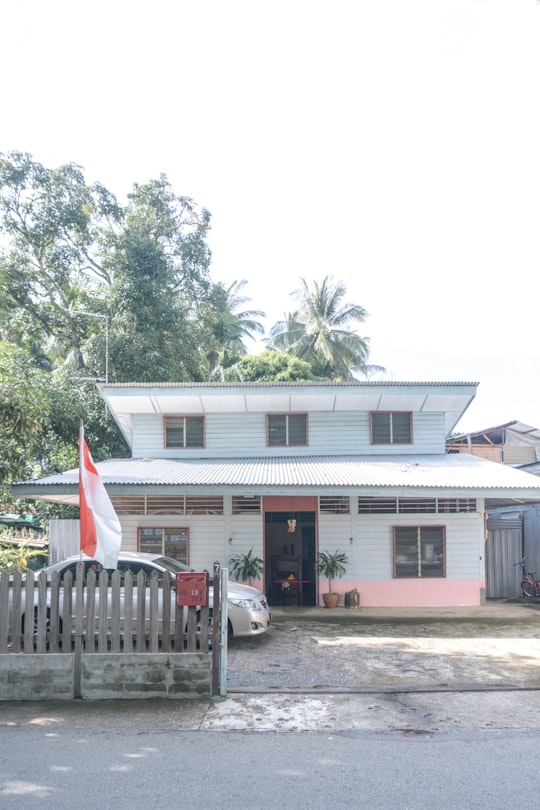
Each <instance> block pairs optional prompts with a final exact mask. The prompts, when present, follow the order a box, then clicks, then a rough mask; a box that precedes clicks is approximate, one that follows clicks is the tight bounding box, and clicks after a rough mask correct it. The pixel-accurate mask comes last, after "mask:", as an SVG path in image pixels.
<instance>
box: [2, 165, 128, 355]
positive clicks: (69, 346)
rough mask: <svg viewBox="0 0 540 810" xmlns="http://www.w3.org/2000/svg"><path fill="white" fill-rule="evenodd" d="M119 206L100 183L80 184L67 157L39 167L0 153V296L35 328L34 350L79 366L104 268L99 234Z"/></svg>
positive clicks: (111, 225)
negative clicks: (87, 312)
mask: <svg viewBox="0 0 540 810" xmlns="http://www.w3.org/2000/svg"><path fill="white" fill-rule="evenodd" d="M121 219H122V211H121V209H120V207H119V206H118V204H117V202H116V200H115V198H114V196H113V195H112V194H110V193H109V192H108V191H107V190H106V189H105V188H104V187H103V186H102V185H101V184H99V183H95V184H93V185H88V184H87V183H86V181H85V179H84V175H83V171H82V169H81V167H80V166H77V165H76V164H74V163H70V164H66V165H64V166H60V167H59V168H57V169H47V168H45V167H44V166H42V165H41V164H40V163H38V162H36V161H34V160H33V159H32V157H31V156H30V155H29V154H27V153H24V152H10V153H7V154H1V155H0V232H1V233H2V235H3V240H2V248H1V250H0V294H1V295H2V297H3V299H4V302H5V303H6V302H7V303H8V304H9V306H10V310H11V313H12V315H15V316H16V317H17V318H18V317H19V316H22V317H24V318H27V319H28V323H27V330H26V334H27V336H28V335H32V334H33V336H34V340H35V336H36V334H37V333H38V330H40V331H41V333H42V336H43V339H42V348H43V350H44V351H45V347H46V346H47V349H48V351H49V354H52V355H53V356H54V355H56V359H57V358H59V357H65V356H66V355H67V356H71V357H72V358H73V361H74V363H75V365H76V366H77V367H78V368H84V367H85V359H84V355H83V351H82V344H83V342H84V340H85V338H86V336H87V331H88V325H89V321H88V320H87V319H85V318H81V317H79V315H78V310H80V309H83V310H84V309H91V308H92V307H93V306H94V299H95V298H96V294H98V292H99V288H100V287H101V286H102V285H103V284H108V283H110V276H109V272H108V271H107V269H106V267H105V266H104V265H103V262H102V261H101V258H100V245H101V241H102V238H103V233H104V232H106V231H107V230H110V229H113V230H114V229H115V228H116V227H118V225H119V223H120V221H121Z"/></svg>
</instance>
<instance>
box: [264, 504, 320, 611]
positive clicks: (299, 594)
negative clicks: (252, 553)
mask: <svg viewBox="0 0 540 810" xmlns="http://www.w3.org/2000/svg"><path fill="white" fill-rule="evenodd" d="M264 524H265V525H264V558H265V577H266V596H267V598H268V601H269V603H270V604H271V605H311V606H313V605H316V604H317V577H316V571H315V554H316V542H315V540H316V525H315V512H266V513H265V520H264Z"/></svg>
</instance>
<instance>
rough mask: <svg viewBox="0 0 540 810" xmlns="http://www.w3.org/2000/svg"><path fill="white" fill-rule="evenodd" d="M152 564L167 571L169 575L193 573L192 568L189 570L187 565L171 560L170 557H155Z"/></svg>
mask: <svg viewBox="0 0 540 810" xmlns="http://www.w3.org/2000/svg"><path fill="white" fill-rule="evenodd" d="M154 562H155V564H156V565H159V566H161V567H162V568H165V569H167V571H169V573H171V574H176V573H177V572H178V571H193V568H190V567H189V565H186V564H185V563H181V562H179V561H178V560H173V558H172V557H156V559H155V560H154Z"/></svg>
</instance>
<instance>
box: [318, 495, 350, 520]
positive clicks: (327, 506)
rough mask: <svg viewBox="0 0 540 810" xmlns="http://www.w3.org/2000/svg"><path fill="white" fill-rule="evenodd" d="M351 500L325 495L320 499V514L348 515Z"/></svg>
mask: <svg viewBox="0 0 540 810" xmlns="http://www.w3.org/2000/svg"><path fill="white" fill-rule="evenodd" d="M350 511H351V508H350V499H349V498H346V497H342V496H332V495H324V496H321V497H320V498H319V512H321V514H329V515H348V514H349V513H350Z"/></svg>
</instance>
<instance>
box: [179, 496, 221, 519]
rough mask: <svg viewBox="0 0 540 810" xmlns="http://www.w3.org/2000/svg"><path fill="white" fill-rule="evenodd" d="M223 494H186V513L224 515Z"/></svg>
mask: <svg viewBox="0 0 540 810" xmlns="http://www.w3.org/2000/svg"><path fill="white" fill-rule="evenodd" d="M222 514H223V496H222V495H214V496H207V497H202V498H201V497H199V496H198V495H186V515H222Z"/></svg>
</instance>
